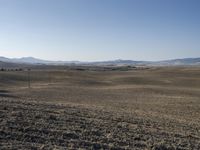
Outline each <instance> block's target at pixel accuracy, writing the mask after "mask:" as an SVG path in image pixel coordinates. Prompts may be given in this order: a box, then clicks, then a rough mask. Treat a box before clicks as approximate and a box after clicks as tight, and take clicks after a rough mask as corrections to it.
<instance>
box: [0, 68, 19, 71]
mask: <svg viewBox="0 0 200 150" xmlns="http://www.w3.org/2000/svg"><path fill="white" fill-rule="evenodd" d="M0 71H23V69H22V68H14V69H13V68H12V69H6V68H1V69H0Z"/></svg>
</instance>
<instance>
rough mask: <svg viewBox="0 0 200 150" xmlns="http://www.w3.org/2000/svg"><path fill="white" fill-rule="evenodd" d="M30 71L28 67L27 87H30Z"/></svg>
mask: <svg viewBox="0 0 200 150" xmlns="http://www.w3.org/2000/svg"><path fill="white" fill-rule="evenodd" d="M30 71H31V69H28V88H29V89H30V88H31V77H30Z"/></svg>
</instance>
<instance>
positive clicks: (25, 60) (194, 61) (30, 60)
mask: <svg viewBox="0 0 200 150" xmlns="http://www.w3.org/2000/svg"><path fill="white" fill-rule="evenodd" d="M0 63H1V66H3V64H4V65H5V64H9V65H11V66H12V64H18V65H20V64H23V65H26V64H27V65H30V64H31V65H41V64H44V65H70V64H77V65H98V66H101V65H103V66H104V65H153V66H154V65H156V66H176V65H200V57H199V58H184V59H172V60H163V61H134V60H121V59H118V60H110V61H97V62H81V61H50V60H42V59H37V58H34V57H22V58H6V57H0Z"/></svg>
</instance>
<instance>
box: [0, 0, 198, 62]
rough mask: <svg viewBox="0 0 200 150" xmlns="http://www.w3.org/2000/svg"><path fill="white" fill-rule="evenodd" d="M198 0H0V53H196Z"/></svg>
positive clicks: (56, 56)
mask: <svg viewBox="0 0 200 150" xmlns="http://www.w3.org/2000/svg"><path fill="white" fill-rule="evenodd" d="M199 8H200V0H0V56H5V57H10V58H14V57H15V58H19V57H27V56H32V57H36V58H41V59H47V60H66V61H71V60H79V61H101V60H114V59H131V60H154V61H156V60H166V59H174V58H186V57H200V9H199Z"/></svg>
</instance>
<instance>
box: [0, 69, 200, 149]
mask: <svg viewBox="0 0 200 150" xmlns="http://www.w3.org/2000/svg"><path fill="white" fill-rule="evenodd" d="M27 74H28V73H27V72H26V71H18V72H16V71H2V72H0V149H5V150H7V149H33V150H34V149H52V150H53V149H61V150H62V149H81V150H82V149H94V150H95V149H111V150H123V149H131V150H132V149H133V150H134V149H136V150H141V149H144V150H150V149H154V150H192V149H193V150H198V149H200V67H152V68H147V69H130V70H123V69H122V70H117V69H116V70H98V69H97V70H87V69H86V70H85V69H58V70H54V69H49V70H48V69H45V70H32V71H31V73H30V74H31V75H30V80H31V88H30V89H29V88H28V82H27V79H28V78H27Z"/></svg>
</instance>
